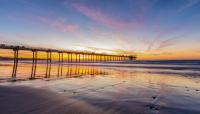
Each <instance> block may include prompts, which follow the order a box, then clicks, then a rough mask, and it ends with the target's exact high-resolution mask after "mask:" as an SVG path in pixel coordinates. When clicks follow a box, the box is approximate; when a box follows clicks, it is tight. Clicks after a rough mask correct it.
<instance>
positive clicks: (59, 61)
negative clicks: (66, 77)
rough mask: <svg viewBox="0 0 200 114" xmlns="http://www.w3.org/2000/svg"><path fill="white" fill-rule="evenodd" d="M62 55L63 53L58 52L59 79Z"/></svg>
mask: <svg viewBox="0 0 200 114" xmlns="http://www.w3.org/2000/svg"><path fill="white" fill-rule="evenodd" d="M60 55H61V53H60V52H58V77H59V76H60V63H61V58H60Z"/></svg>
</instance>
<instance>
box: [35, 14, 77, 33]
mask: <svg viewBox="0 0 200 114" xmlns="http://www.w3.org/2000/svg"><path fill="white" fill-rule="evenodd" d="M36 18H37V19H38V20H39V21H40V22H43V23H44V24H46V25H49V26H51V27H53V28H55V29H57V30H61V31H62V32H75V31H77V30H78V29H79V26H78V25H75V24H70V23H67V22H66V21H65V20H66V19H65V18H59V19H55V20H53V19H50V18H47V17H44V16H37V17H36Z"/></svg>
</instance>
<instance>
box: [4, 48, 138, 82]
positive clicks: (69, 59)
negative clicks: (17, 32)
mask: <svg viewBox="0 0 200 114" xmlns="http://www.w3.org/2000/svg"><path fill="white" fill-rule="evenodd" d="M0 49H1V50H13V55H14V56H13V58H12V59H13V70H12V80H16V76H17V68H18V62H19V59H20V58H19V51H30V52H31V53H32V57H31V59H30V60H31V61H32V70H31V76H30V79H34V78H35V75H36V72H37V64H38V52H44V53H46V57H45V58H44V59H43V60H46V76H45V78H49V77H50V76H51V65H52V62H53V61H56V64H58V71H57V72H58V73H57V75H58V76H62V74H63V65H64V63H70V64H72V63H74V64H78V63H106V62H107V63H109V62H122V61H124V62H126V61H132V60H135V59H136V57H135V56H129V55H111V54H102V53H94V52H81V51H70V50H59V49H49V48H37V47H28V46H13V45H6V44H0ZM52 53H54V54H55V53H56V54H57V56H58V60H53V58H52ZM64 55H65V56H64Z"/></svg>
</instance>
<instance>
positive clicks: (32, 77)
mask: <svg viewBox="0 0 200 114" xmlns="http://www.w3.org/2000/svg"><path fill="white" fill-rule="evenodd" d="M32 53H33V58H32V60H33V62H32V71H31V79H34V78H35V73H36V68H37V51H34V50H33V51H32Z"/></svg>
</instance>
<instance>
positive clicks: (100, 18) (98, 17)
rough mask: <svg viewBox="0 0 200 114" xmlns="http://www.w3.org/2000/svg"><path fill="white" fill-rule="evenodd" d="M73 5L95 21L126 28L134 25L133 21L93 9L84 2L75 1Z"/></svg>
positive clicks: (113, 26)
mask: <svg viewBox="0 0 200 114" xmlns="http://www.w3.org/2000/svg"><path fill="white" fill-rule="evenodd" d="M72 6H73V7H74V8H75V9H76V10H77V11H79V12H80V13H82V14H83V15H85V16H87V17H89V18H90V19H92V20H93V21H96V22H98V23H101V24H103V25H106V26H109V27H112V28H125V27H129V26H131V25H133V23H131V22H126V21H123V20H116V19H114V18H113V17H111V16H108V15H106V14H105V13H103V12H102V11H101V10H99V9H91V8H89V7H87V6H86V5H83V4H80V3H79V4H78V3H73V4H72Z"/></svg>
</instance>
